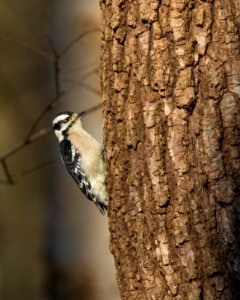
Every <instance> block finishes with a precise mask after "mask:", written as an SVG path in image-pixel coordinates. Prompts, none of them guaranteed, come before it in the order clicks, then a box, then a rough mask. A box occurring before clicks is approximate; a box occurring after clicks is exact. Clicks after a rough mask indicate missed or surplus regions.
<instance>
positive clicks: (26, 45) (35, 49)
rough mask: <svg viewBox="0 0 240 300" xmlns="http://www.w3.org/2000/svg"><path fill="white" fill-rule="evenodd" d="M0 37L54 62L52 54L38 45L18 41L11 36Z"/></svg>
mask: <svg viewBox="0 0 240 300" xmlns="http://www.w3.org/2000/svg"><path fill="white" fill-rule="evenodd" d="M0 39H1V40H4V41H6V42H11V43H14V44H16V45H18V46H21V47H23V48H25V49H28V50H31V51H32V52H34V53H36V54H38V55H39V56H41V57H42V58H44V59H46V60H47V61H50V62H51V63H52V62H54V56H52V55H51V54H49V53H48V52H46V51H44V50H42V49H41V48H38V47H36V46H34V45H31V44H29V43H27V42H23V41H18V40H15V39H11V38H8V37H0Z"/></svg>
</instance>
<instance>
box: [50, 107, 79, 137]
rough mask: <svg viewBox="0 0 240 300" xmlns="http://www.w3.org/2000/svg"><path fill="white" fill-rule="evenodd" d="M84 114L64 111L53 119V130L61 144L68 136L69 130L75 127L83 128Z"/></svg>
mask: <svg viewBox="0 0 240 300" xmlns="http://www.w3.org/2000/svg"><path fill="white" fill-rule="evenodd" d="M83 114H84V112H81V113H75V112H70V111H64V112H61V113H58V114H57V115H56V116H55V118H54V119H53V130H54V132H55V134H56V137H57V138H58V140H59V142H61V141H62V140H63V139H64V138H65V137H66V136H67V135H68V130H69V129H70V128H71V127H73V126H75V125H78V126H80V127H82V122H81V117H82V115H83Z"/></svg>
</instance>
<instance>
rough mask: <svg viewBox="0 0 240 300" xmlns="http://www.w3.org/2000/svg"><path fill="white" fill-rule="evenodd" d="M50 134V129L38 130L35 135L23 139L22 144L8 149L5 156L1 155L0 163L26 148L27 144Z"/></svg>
mask: <svg viewBox="0 0 240 300" xmlns="http://www.w3.org/2000/svg"><path fill="white" fill-rule="evenodd" d="M50 132H51V129H50V128H45V129H41V130H39V131H38V132H37V133H35V134H33V135H32V136H30V137H28V138H26V139H24V140H23V141H22V142H20V143H18V144H17V145H15V146H14V147H13V148H12V149H10V150H9V151H7V152H6V153H5V154H3V155H2V156H1V157H0V161H1V162H2V163H3V161H5V160H6V159H7V158H9V157H10V156H13V155H14V154H15V153H17V152H18V151H20V150H22V149H23V148H24V147H26V146H28V145H29V144H31V143H33V142H35V141H37V140H39V139H41V138H43V137H45V136H47V135H48V134H49V133H50Z"/></svg>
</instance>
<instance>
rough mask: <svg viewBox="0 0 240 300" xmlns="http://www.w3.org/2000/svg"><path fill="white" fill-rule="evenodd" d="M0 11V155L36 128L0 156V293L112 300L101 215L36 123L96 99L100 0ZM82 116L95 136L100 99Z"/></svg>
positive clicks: (13, 297)
mask: <svg viewBox="0 0 240 300" xmlns="http://www.w3.org/2000/svg"><path fill="white" fill-rule="evenodd" d="M0 19H1V26H0V61H1V69H0V80H1V81H0V112H1V118H0V134H1V142H0V158H2V157H5V155H6V153H10V151H11V149H16V147H17V145H19V144H21V143H22V142H23V141H24V140H26V137H27V135H28V134H29V136H35V137H36V141H35V142H33V143H30V144H27V143H28V142H27V141H26V144H27V145H26V146H24V147H22V148H21V149H20V150H18V151H16V152H15V153H12V154H11V153H10V155H9V156H8V157H6V160H5V159H4V160H2V161H1V165H0V167H1V168H0V299H1V300H19V299H24V300H28V299H29V300H35V299H36V300H40V299H41V300H43V299H50V300H51V299H54V300H55V299H56V300H60V299H63V300H65V299H68V300H77V299H84V300H117V299H119V295H118V290H117V286H116V282H115V270H114V262H113V258H112V255H111V254H110V253H109V248H108V246H109V234H108V226H107V218H106V217H103V216H102V215H101V214H100V213H99V211H98V210H97V209H96V207H95V206H94V204H93V203H91V202H90V201H87V200H86V199H85V198H84V197H83V196H82V194H81V192H80V191H79V190H78V188H77V186H76V185H75V183H74V181H73V180H72V179H71V178H70V176H69V175H68V173H67V172H66V170H65V167H64V166H63V165H62V162H61V159H60V156H59V150H58V143H57V140H56V138H55V136H54V135H53V133H52V132H51V133H49V134H45V133H44V132H42V131H39V130H41V129H43V128H44V129H45V128H50V127H51V121H52V119H53V117H54V116H55V114H56V113H58V112H60V111H62V110H70V111H82V110H86V109H89V108H91V107H93V106H95V105H98V104H100V103H101V93H100V84H99V75H98V67H99V50H100V31H98V30H95V29H96V28H99V27H100V9H99V4H98V1H94V0H90V1H89V0H81V1H77V0H71V1H63V0H58V1H54V0H50V1H49V0H48V1H47V0H35V1H31V0H23V1H17V0H10V1H9V0H8V1H7V0H3V1H1V2H0ZM82 34H83V35H82ZM62 92H64V94H62ZM50 103H51V105H49V104H50ZM37 120H38V121H37ZM36 121H37V123H36ZM34 124H35V125H36V128H33V125H34ZM83 124H84V127H85V128H86V129H87V130H88V131H89V132H90V133H91V134H92V135H93V136H94V137H96V139H98V140H99V141H100V142H101V140H102V113H101V109H98V110H95V111H94V112H92V113H89V114H87V115H86V117H84V119H83ZM31 129H33V132H30V130H31ZM39 132H40V135H39ZM36 134H37V135H36ZM38 135H39V136H41V138H38ZM4 163H6V166H5V165H4ZM4 167H5V168H4ZM8 172H9V173H10V174H9V175H8V174H7V173H8ZM11 180H13V181H14V182H15V183H14V184H10V182H9V181H11Z"/></svg>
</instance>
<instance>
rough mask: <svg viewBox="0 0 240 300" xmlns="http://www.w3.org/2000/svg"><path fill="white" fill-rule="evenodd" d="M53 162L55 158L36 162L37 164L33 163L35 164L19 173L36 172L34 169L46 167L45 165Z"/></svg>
mask: <svg viewBox="0 0 240 300" xmlns="http://www.w3.org/2000/svg"><path fill="white" fill-rule="evenodd" d="M55 162H56V160H55V159H51V160H48V161H45V162H42V163H40V164H37V165H35V166H33V167H31V168H28V169H26V170H23V171H22V172H21V173H20V175H21V176H26V175H29V174H31V173H34V172H36V171H38V170H40V169H42V168H44V167H47V166H49V165H52V164H54V163H55Z"/></svg>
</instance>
